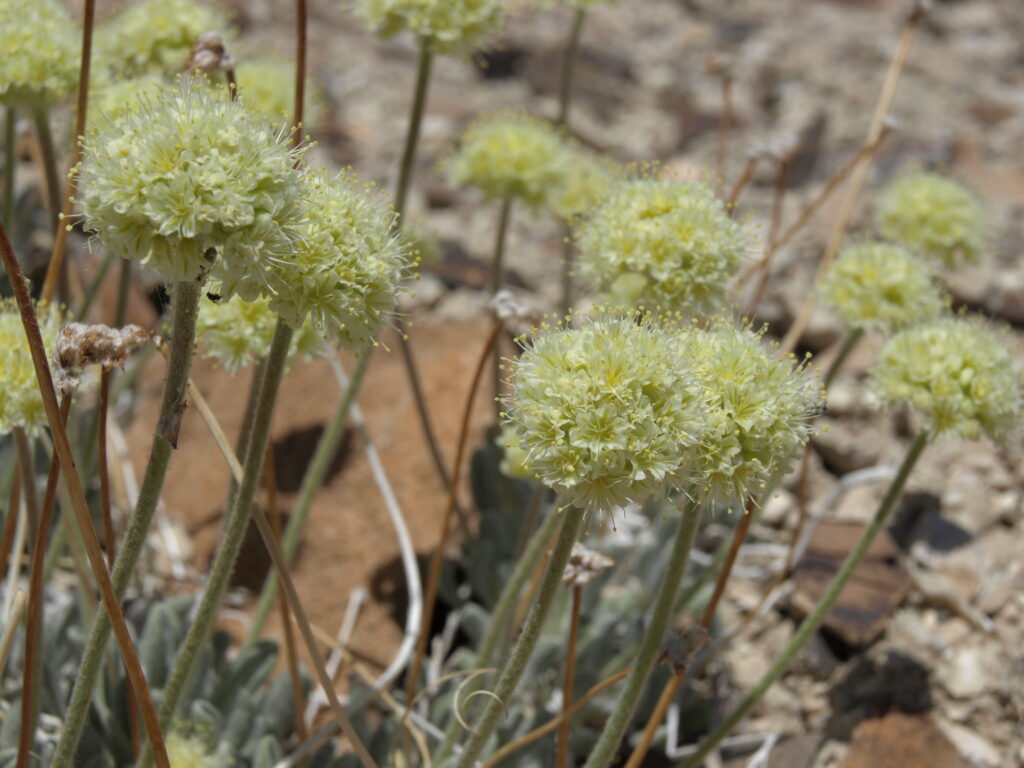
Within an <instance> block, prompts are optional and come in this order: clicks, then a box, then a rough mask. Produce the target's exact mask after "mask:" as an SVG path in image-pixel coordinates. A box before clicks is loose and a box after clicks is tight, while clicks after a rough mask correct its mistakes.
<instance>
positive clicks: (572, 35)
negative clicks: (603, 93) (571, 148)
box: [558, 8, 587, 125]
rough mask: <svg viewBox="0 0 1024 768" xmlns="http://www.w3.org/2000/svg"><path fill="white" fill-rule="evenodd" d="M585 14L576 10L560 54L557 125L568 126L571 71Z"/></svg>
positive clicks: (580, 10)
mask: <svg viewBox="0 0 1024 768" xmlns="http://www.w3.org/2000/svg"><path fill="white" fill-rule="evenodd" d="M586 15H587V12H586V11H585V10H584V9H582V8H577V9H576V10H575V11H574V13H573V17H572V26H571V27H570V28H569V39H568V40H567V41H566V43H565V51H564V53H563V54H562V77H561V80H560V81H559V84H558V124H559V125H568V124H569V101H570V100H571V96H572V70H573V65H574V64H575V63H576V56H577V55H578V53H579V48H580V30H582V29H583V19H584V18H586Z"/></svg>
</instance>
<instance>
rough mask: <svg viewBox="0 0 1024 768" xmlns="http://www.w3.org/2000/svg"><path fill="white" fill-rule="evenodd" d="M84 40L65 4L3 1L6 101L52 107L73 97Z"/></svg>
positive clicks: (1, 91)
mask: <svg viewBox="0 0 1024 768" xmlns="http://www.w3.org/2000/svg"><path fill="white" fill-rule="evenodd" d="M81 37H82V34H81V32H80V31H79V30H78V29H77V28H76V25H75V24H74V23H73V22H72V21H71V17H70V16H68V13H67V11H66V10H65V9H64V6H63V4H62V3H61V2H59V0H0V103H3V104H15V105H21V104H28V105H33V104H34V105H39V106H49V105H51V104H53V103H54V102H57V101H60V100H61V99H63V98H64V97H66V96H68V95H69V94H70V93H71V92H72V91H74V89H75V87H76V86H77V84H78V65H79V58H80V57H79V50H80V45H81V43H80V42H79V41H80V40H81Z"/></svg>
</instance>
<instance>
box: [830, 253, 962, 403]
mask: <svg viewBox="0 0 1024 768" xmlns="http://www.w3.org/2000/svg"><path fill="white" fill-rule="evenodd" d="M818 294H819V295H820V296H821V299H822V301H823V302H824V303H825V304H826V305H828V306H830V307H831V308H832V309H833V310H834V311H835V313H836V314H837V315H839V319H840V320H842V321H843V322H844V323H845V324H846V326H847V328H848V331H847V333H846V337H845V339H844V340H843V343H842V345H841V346H840V348H839V352H838V353H837V354H836V356H835V358H834V359H833V361H832V363H831V365H830V366H829V369H828V371H827V372H826V373H825V386H826V387H828V386H829V385H831V383H832V381H833V380H834V379H835V377H836V374H837V373H838V372H839V370H840V368H841V367H842V365H843V363H844V362H845V361H846V360H847V358H848V357H849V355H850V353H851V352H852V351H853V349H854V348H855V347H856V346H857V344H858V343H859V342H860V339H861V337H862V336H863V335H864V334H865V333H869V332H877V333H883V334H886V335H891V334H892V333H895V332H896V331H898V330H900V329H902V328H906V327H907V326H910V325H914V324H915V323H919V322H922V321H925V320H930V319H932V318H934V317H936V316H937V315H938V314H939V313H940V312H942V311H943V310H944V309H945V308H946V306H947V304H948V299H947V297H946V296H945V295H944V292H943V290H942V289H941V288H940V287H939V284H938V283H937V282H936V280H935V276H934V274H933V273H932V270H931V268H930V267H929V266H928V264H927V263H925V261H924V260H923V259H922V258H921V257H919V256H917V255H915V254H914V253H911V252H910V251H909V250H907V249H906V248H904V247H902V246H899V245H894V244H891V243H874V242H867V243H861V244H858V245H852V246H849V247H847V248H845V249H844V250H843V251H842V252H841V253H840V254H839V258H837V259H836V260H835V262H833V264H832V266H831V267H830V268H829V271H828V272H827V273H826V274H825V277H824V278H823V279H822V281H821V283H820V284H819V285H818Z"/></svg>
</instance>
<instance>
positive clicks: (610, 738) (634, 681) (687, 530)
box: [585, 500, 701, 768]
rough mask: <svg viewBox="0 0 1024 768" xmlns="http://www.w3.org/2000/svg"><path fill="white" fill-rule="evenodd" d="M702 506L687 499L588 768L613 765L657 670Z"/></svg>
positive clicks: (587, 763) (587, 765) (588, 760)
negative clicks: (642, 630)
mask: <svg viewBox="0 0 1024 768" xmlns="http://www.w3.org/2000/svg"><path fill="white" fill-rule="evenodd" d="M700 506H701V505H700V502H699V501H697V500H687V501H686V502H685V505H684V506H682V510H681V511H682V515H683V517H682V520H680V521H679V528H678V529H677V531H676V538H675V542H674V543H673V545H672V553H671V555H670V557H669V561H668V566H667V567H666V569H665V575H664V577H663V578H662V581H661V586H660V587H659V588H658V597H657V599H656V600H655V602H654V613H653V614H652V615H651V623H650V625H649V626H648V627H647V633H646V634H645V635H644V639H643V640H642V641H641V643H640V648H639V650H638V651H637V654H636V658H635V659H634V661H633V668H632V670H630V673H629V677H627V678H626V686H625V688H623V690H622V693H621V694H620V695H619V700H618V703H616V705H615V710H614V711H613V712H612V715H611V717H610V718H608V722H606V723H605V726H604V729H603V730H602V731H601V737H600V738H599V739H598V741H597V744H596V745H594V749H593V750H592V751H591V753H590V757H588V758H587V762H586V764H585V768H606V766H608V765H609V764H611V762H612V760H613V759H614V758H615V754H616V752H617V751H618V749H619V742H621V741H622V737H623V735H624V734H625V733H626V729H627V728H628V727H629V723H630V720H632V719H633V713H634V712H635V711H636V707H637V704H638V703H639V701H640V695H641V694H642V693H643V692H644V687H645V686H646V685H647V678H648V677H649V676H650V674H651V670H652V669H654V664H655V662H656V661H657V658H658V654H659V653H660V652H661V648H662V644H663V643H664V640H665V632H666V631H667V630H668V623H669V620H670V619H671V617H672V608H673V606H674V605H675V602H676V594H677V592H678V591H679V584H680V582H681V581H682V580H683V574H684V573H685V572H686V563H687V561H688V560H689V559H690V548H691V547H692V546H693V538H694V536H695V535H696V533H697V525H698V523H699V522H700Z"/></svg>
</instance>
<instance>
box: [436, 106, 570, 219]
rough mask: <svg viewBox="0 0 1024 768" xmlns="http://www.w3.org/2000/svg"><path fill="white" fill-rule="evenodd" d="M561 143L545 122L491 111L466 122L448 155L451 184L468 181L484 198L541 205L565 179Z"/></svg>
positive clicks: (562, 141)
mask: <svg viewBox="0 0 1024 768" xmlns="http://www.w3.org/2000/svg"><path fill="white" fill-rule="evenodd" d="M567 157H568V153H567V151H566V144H565V141H564V140H563V139H562V136H561V134H560V133H559V131H558V130H557V129H556V128H555V127H554V126H552V125H551V124H550V123H548V122H547V121H545V120H541V119H540V118H537V117H532V116H530V115H526V114H523V113H519V112H497V113H495V114H492V115H488V116H486V117H483V118H480V119H479V120H477V121H476V122H475V123H473V124H472V125H470V127H469V128H468V129H467V130H466V132H465V134H463V136H462V140H461V141H460V142H459V147H458V149H456V151H455V152H453V153H452V155H451V156H450V157H449V158H448V162H447V168H448V176H449V178H450V179H451V182H452V184H453V185H455V186H462V185H465V184H471V185H473V186H474V187H477V188H478V189H480V190H481V191H482V192H483V193H484V195H485V196H486V197H488V198H490V199H497V200H506V199H510V200H521V201H523V202H525V203H526V204H527V205H529V206H539V205H543V204H545V203H546V202H548V201H549V199H551V196H552V195H553V194H556V192H557V191H558V190H559V187H560V185H561V184H562V181H563V179H564V177H565V169H566V159H567Z"/></svg>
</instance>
